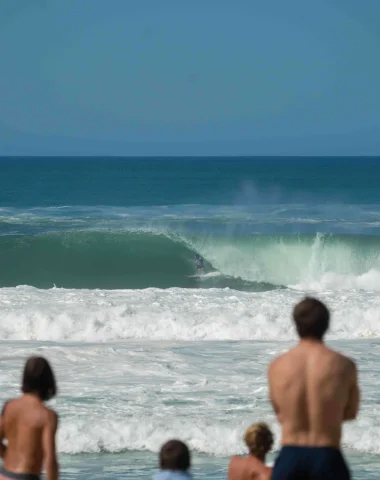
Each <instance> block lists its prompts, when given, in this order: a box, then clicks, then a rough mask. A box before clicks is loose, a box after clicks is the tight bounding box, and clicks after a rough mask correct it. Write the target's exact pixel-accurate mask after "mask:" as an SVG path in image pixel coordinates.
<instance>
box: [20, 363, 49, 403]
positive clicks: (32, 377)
mask: <svg viewBox="0 0 380 480" xmlns="http://www.w3.org/2000/svg"><path fill="white" fill-rule="evenodd" d="M22 392H23V393H32V394H34V395H37V396H38V397H39V398H40V399H41V400H42V401H47V400H50V399H52V398H53V397H55V396H56V394H57V384H56V382H55V378H54V373H53V370H52V368H51V366H50V364H49V362H48V361H47V360H46V359H45V358H43V357H29V358H28V360H27V361H26V363H25V367H24V373H23V376H22Z"/></svg>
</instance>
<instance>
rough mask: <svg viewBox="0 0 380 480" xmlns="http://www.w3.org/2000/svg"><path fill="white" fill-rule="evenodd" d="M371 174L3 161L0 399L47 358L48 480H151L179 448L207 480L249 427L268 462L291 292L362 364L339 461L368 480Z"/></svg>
mask: <svg viewBox="0 0 380 480" xmlns="http://www.w3.org/2000/svg"><path fill="white" fill-rule="evenodd" d="M308 162H309V163H308ZM329 162H330V164H329ZM366 162H367V163H366ZM371 162H372V163H371ZM379 163H380V162H379ZM379 163H376V162H375V161H374V160H372V161H369V160H364V159H357V160H356V161H354V160H340V162H338V161H336V160H332V159H330V160H328V159H326V160H316V159H314V160H306V159H305V160H301V159H286V160H280V159H277V160H276V159H262V160H260V159H256V160H252V159H251V160H250V159H241V160H237V159H235V160H225V159H224V160H220V161H218V160H217V159H213V160H212V159H203V160H198V161H195V160H192V161H191V160H187V161H181V160H171V161H165V160H158V159H156V160H151V161H149V160H146V159H145V160H128V161H126V160H107V159H104V160H99V159H98V160H93V161H91V160H79V159H77V160H76V161H75V162H74V161H72V160H71V161H70V160H65V159H60V160H49V159H40V160H38V159H33V160H32V159H31V160H21V159H19V160H14V159H13V160H5V159H3V160H0V192H1V193H0V195H1V196H0V262H1V263H0V266H1V268H0V286H1V288H0V339H1V347H2V348H1V353H0V362H1V363H0V365H1V368H0V398H1V400H2V401H4V400H6V399H8V398H10V397H12V396H14V395H17V394H18V392H19V384H20V376H21V369H22V366H23V363H24V361H25V359H26V357H27V356H28V355H30V354H32V353H38V354H41V355H45V356H46V357H47V358H49V360H50V361H51V362H52V364H53V367H54V369H55V372H56V375H57V379H58V385H59V395H58V397H57V399H56V400H54V401H52V402H51V406H52V407H53V408H55V409H56V410H57V411H58V413H59V415H60V427H59V432H58V450H59V452H60V463H61V466H62V472H63V473H62V478H64V479H65V478H66V479H74V478H96V479H97V478H99V479H107V480H116V479H118V478H126V479H127V478H128V479H132V478H150V476H151V474H152V472H153V471H154V470H155V468H156V467H157V452H158V450H159V448H160V446H161V444H162V443H163V442H164V441H165V440H167V439H169V438H172V437H179V438H181V439H183V440H185V441H186V442H187V443H188V444H189V445H190V447H191V448H192V450H193V452H194V473H195V478H211V479H215V480H221V479H223V478H225V477H226V466H227V463H228V457H229V456H230V455H232V454H236V453H243V452H244V447H243V442H242V434H243V433H244V429H245V428H246V427H247V426H248V425H249V424H250V423H252V422H255V421H258V420H264V421H266V422H268V423H269V424H270V425H271V426H272V428H273V430H274V432H275V434H276V445H275V450H274V453H273V454H272V455H271V456H270V458H269V463H271V462H273V461H274V458H275V456H276V451H277V449H278V446H279V425H278V423H277V421H276V419H275V417H274V415H273V413H272V410H271V407H270V405H269V402H268V389H267V383H266V371H267V366H268V363H269V362H270V361H271V360H272V359H273V358H274V357H275V356H276V355H278V354H280V353H281V352H283V351H285V350H286V349H287V348H289V346H291V345H292V344H293V343H294V342H295V340H296V336H295V332H294V330H293V327H292V324H291V310H292V307H293V305H294V304H295V303H296V302H297V301H299V300H300V299H301V298H302V297H303V296H304V295H305V294H312V295H317V296H318V297H319V298H321V299H322V300H323V301H325V302H326V303H327V304H328V306H329V307H330V309H331V311H332V313H333V318H332V327H331V332H330V334H329V337H328V340H329V342H330V344H331V345H333V346H334V347H335V348H337V349H338V350H340V351H342V352H344V353H345V354H347V355H349V356H351V357H353V358H355V359H356V361H357V363H358V367H359V378H360V387H361V390H362V405H361V409H360V415H359V418H358V420H356V421H355V422H352V423H350V424H347V425H346V426H345V427H344V434H343V444H344V453H345V455H346V457H347V459H348V461H349V463H350V467H351V469H352V472H353V477H354V478H357V479H363V480H369V479H375V478H378V477H379V474H378V472H379V468H380V394H379V391H380V375H379V369H378V365H379V363H380V341H379V337H380V295H379V290H380V209H379V206H380V198H379V196H378V195H379V194H378V189H377V185H375V184H374V183H373V179H374V178H379V174H380V165H379ZM363 165H364V166H363ZM327 172H328V173H329V176H328V178H329V183H328V184H326V185H325V186H324V184H323V181H322V180H323V179H324V178H327V177H326V175H327ZM42 175H44V177H43V178H44V182H45V184H44V186H45V190H44V191H41V189H40V188H38V185H39V183H38V182H39V179H40V178H41V176H42ZM376 175H377V177H376ZM85 178H86V179H87V181H84V180H83V179H85ZM2 182H3V184H2ZM308 182H309V183H308ZM299 184H302V185H304V190H303V191H300V190H297V189H298V185H299ZM9 185H13V189H9ZM204 185H208V187H207V189H205V187H204ZM7 186H8V188H6V187H7ZM195 253H198V254H200V255H202V256H203V257H204V259H205V264H206V270H207V274H206V275H205V276H204V277H202V278H200V279H194V278H189V276H191V275H192V274H193V273H194V267H193V260H194V255H195Z"/></svg>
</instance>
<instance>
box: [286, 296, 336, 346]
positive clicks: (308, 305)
mask: <svg viewBox="0 0 380 480" xmlns="http://www.w3.org/2000/svg"><path fill="white" fill-rule="evenodd" d="M293 320H294V323H295V325H296V329H297V332H298V335H299V337H300V338H301V339H310V340H319V341H320V340H322V339H323V336H324V334H325V333H326V331H327V330H328V328H329V324H330V312H329V310H328V308H327V307H326V305H324V304H323V303H322V302H320V301H319V300H317V299H315V298H309V297H306V298H305V299H304V300H302V302H300V303H298V304H297V305H296V306H295V307H294V310H293Z"/></svg>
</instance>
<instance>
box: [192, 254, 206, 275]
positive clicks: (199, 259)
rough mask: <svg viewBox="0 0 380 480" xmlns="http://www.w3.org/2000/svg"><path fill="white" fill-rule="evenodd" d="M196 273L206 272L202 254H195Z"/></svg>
mask: <svg viewBox="0 0 380 480" xmlns="http://www.w3.org/2000/svg"><path fill="white" fill-rule="evenodd" d="M194 263H195V274H196V275H199V274H200V273H205V266H204V262H203V258H202V257H201V256H200V255H198V254H197V255H195V262H194Z"/></svg>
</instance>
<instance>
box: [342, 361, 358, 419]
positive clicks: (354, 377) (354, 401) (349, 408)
mask: <svg viewBox="0 0 380 480" xmlns="http://www.w3.org/2000/svg"><path fill="white" fill-rule="evenodd" d="M350 377H351V378H350V379H351V387H350V391H349V394H348V401H347V405H346V408H345V409H344V415H343V420H354V419H355V418H356V416H357V414H358V410H359V403H360V391H359V386H358V373H357V369H356V365H355V363H353V362H352V363H350Z"/></svg>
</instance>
